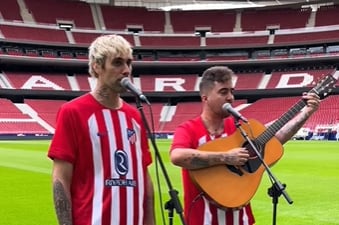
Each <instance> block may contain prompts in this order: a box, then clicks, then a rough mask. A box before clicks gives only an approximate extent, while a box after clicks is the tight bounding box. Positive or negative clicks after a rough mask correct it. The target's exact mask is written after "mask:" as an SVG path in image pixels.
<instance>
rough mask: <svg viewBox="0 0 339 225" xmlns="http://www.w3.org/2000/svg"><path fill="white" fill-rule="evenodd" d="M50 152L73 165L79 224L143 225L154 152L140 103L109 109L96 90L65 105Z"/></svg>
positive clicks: (74, 208)
mask: <svg viewBox="0 0 339 225" xmlns="http://www.w3.org/2000/svg"><path fill="white" fill-rule="evenodd" d="M48 156H49V157H50V158H52V159H54V158H57V159H61V160H65V161H68V162H70V163H72V164H73V167H74V170H73V177H72V185H71V198H72V214H73V224H74V225H113V224H116V225H142V224H143V219H144V216H143V215H144V203H145V194H146V181H145V179H146V174H147V172H146V171H147V166H148V165H149V164H151V162H152V159H151V154H150V151H149V146H148V142H147V135H146V130H145V129H144V125H143V123H142V120H141V116H140V114H139V112H138V110H136V108H134V107H132V106H130V105H129V104H127V103H125V102H123V105H122V107H121V108H120V109H117V110H112V109H107V108H105V107H104V106H102V105H101V104H99V103H98V102H97V101H96V100H95V99H94V97H93V96H92V95H91V94H86V95H84V96H81V97H78V98H76V99H74V100H73V101H70V102H68V103H66V104H64V105H63V106H62V107H61V108H60V110H59V112H58V116H57V124H56V129H55V134H54V137H53V140H52V142H51V145H50V149H49V152H48Z"/></svg>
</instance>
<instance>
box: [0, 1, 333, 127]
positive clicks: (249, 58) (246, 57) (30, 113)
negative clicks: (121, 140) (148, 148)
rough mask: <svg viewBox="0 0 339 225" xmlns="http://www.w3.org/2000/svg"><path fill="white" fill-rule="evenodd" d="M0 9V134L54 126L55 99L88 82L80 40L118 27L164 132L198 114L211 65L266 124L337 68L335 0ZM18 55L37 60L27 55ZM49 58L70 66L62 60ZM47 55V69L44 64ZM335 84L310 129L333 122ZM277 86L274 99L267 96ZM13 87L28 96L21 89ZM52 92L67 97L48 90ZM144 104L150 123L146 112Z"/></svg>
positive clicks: (28, 4) (84, 43)
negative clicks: (225, 72)
mask: <svg viewBox="0 0 339 225" xmlns="http://www.w3.org/2000/svg"><path fill="white" fill-rule="evenodd" d="M8 8H10V9H11V10H5V9H8ZM0 12H1V19H0V31H1V32H0V37H1V43H2V45H1V48H0V57H2V59H5V60H8V58H7V57H9V59H11V60H12V61H10V62H11V63H10V64H7V63H6V62H8V61H4V62H1V65H0V67H1V72H2V73H1V74H0V91H2V93H5V94H2V95H1V97H2V99H1V101H0V103H1V105H2V110H1V111H0V121H1V123H0V126H1V128H0V133H2V134H3V133H11V134H14V133H41V134H52V133H53V129H54V128H53V126H54V124H55V115H56V112H57V109H58V107H59V106H60V105H61V104H62V103H64V102H65V101H67V100H68V99H70V97H69V96H62V97H60V94H59V93H60V91H61V92H63V91H71V92H74V93H79V91H84V92H85V91H90V90H91V87H92V86H93V82H94V81H93V80H92V79H91V78H89V76H88V75H87V68H86V65H87V47H88V45H89V43H90V42H91V41H92V40H93V39H94V38H96V37H97V36H99V35H101V34H107V33H118V34H121V35H122V36H124V37H125V38H126V39H127V40H128V41H129V42H130V43H131V44H132V45H133V46H135V55H134V56H135V59H136V62H137V63H139V64H137V63H136V65H135V66H134V67H135V71H136V72H135V75H136V79H135V81H136V82H137V83H138V82H139V84H140V87H141V88H142V90H143V91H145V92H147V93H150V96H151V99H152V98H153V96H154V100H155V101H154V103H152V111H153V117H154V129H155V131H156V132H161V133H164V132H165V133H167V132H168V133H170V132H173V130H174V128H175V127H176V126H177V125H178V124H180V123H181V122H182V121H183V120H185V119H186V118H188V117H192V116H194V115H198V113H199V111H200V109H199V107H200V104H198V103H197V99H199V98H198V94H197V90H198V89H197V81H198V79H199V75H200V74H201V72H202V71H203V69H204V68H206V67H207V66H208V65H215V64H217V65H229V66H230V67H232V68H234V70H235V71H236V72H237V79H236V80H235V81H236V91H237V92H236V95H239V96H241V98H242V99H241V100H237V101H236V102H235V104H234V106H235V107H237V109H238V110H241V112H242V113H243V114H244V115H245V116H246V117H248V118H259V120H260V122H262V123H265V124H270V123H271V122H272V121H273V120H274V119H275V118H277V116H279V115H280V114H282V113H283V112H285V111H286V110H288V109H289V108H290V107H291V105H293V103H294V102H296V101H297V100H298V99H300V97H296V96H295V95H297V94H295V93H298V92H299V95H298V96H300V95H301V93H302V91H304V90H305V88H310V87H311V86H312V85H313V84H312V82H313V81H317V80H319V79H320V78H321V77H323V76H324V75H325V74H327V73H329V72H331V71H332V70H333V68H335V67H338V64H337V60H338V56H339V54H338V53H339V42H338V39H337V37H338V35H339V34H338V32H339V21H338V19H337V16H336V15H337V14H338V6H337V5H331V6H330V5H326V6H325V5H324V6H318V7H317V8H316V10H315V8H311V7H309V6H308V7H299V8H298V7H296V8H284V7H279V8H278V9H270V10H265V9H264V10H263V9H260V10H259V9H243V10H212V11H207V10H203V11H154V10H148V9H146V8H141V7H115V6H109V5H101V4H89V3H85V2H79V1H66V0H46V1H41V2H39V1H33V0H15V1H12V0H2V1H1V2H0ZM84 15H86V16H84ZM115 18H119V19H118V20H117V19H115ZM62 24H63V25H69V27H66V28H63V27H61V26H60V25H62ZM4 57H5V58H4ZM25 57H31V62H35V63H32V64H29V63H27V62H24V61H23V59H24V58H25ZM35 58H39V59H41V58H43V60H45V61H40V62H38V61H35V60H36V59H35ZM56 58H61V59H63V60H64V61H62V62H63V63H64V62H67V64H66V63H65V65H68V66H67V67H63V66H60V65H62V64H57V61H56V60H55V59H56ZM74 59H75V60H76V62H77V63H79V64H74V63H73V62H72V60H74ZM152 61H154V62H152ZM46 62H47V63H48V65H52V66H51V67H50V68H48V66H45V67H43V65H44V64H45V63H46ZM68 63H69V64H68ZM143 63H145V64H143ZM147 63H149V64H147ZM190 63H195V64H194V65H195V66H196V68H195V66H192V65H193V64H190ZM162 64H163V66H161V65H162ZM12 65H14V66H12ZM27 65H30V66H28V67H29V70H28V69H27ZM70 65H71V66H70ZM79 65H80V66H79ZM178 65H179V66H178ZM172 66H173V68H175V69H172ZM158 68H159V70H158ZM55 70H58V71H55ZM32 71H33V72H32ZM60 71H61V72H60ZM338 86H339V85H338V82H337V84H336V88H334V93H335V94H336V95H334V96H330V97H328V98H325V99H324V100H323V102H322V105H321V107H320V110H319V111H318V112H317V113H316V114H315V115H314V116H313V117H312V118H311V120H310V121H309V122H308V123H307V124H306V125H305V126H306V127H307V128H309V129H311V130H312V129H313V130H314V129H317V127H319V124H320V125H324V126H325V125H326V126H331V124H332V125H333V124H336V123H339V118H338V117H337V115H339V112H338V110H339V109H338V107H337V106H338V105H339V104H338V98H339V96H338V95H337V93H338ZM284 88H287V91H285V92H282V93H283V94H280V95H281V96H278V98H276V97H275V96H274V95H273V93H276V92H279V90H280V89H284ZM13 90H15V91H17V92H19V93H26V92H25V91H27V90H28V91H30V92H29V93H30V94H29V95H28V96H29V97H27V95H26V94H25V95H22V96H18V95H17V94H13V92H11V91H13ZM265 90H267V92H266V93H264V94H261V93H263V92H260V91H265ZM39 91H43V92H41V93H42V94H41V93H40V92H39ZM58 91H59V92H58ZM56 93H57V94H56ZM67 93H68V92H67ZM187 93H189V94H187ZM291 93H294V94H293V95H294V96H291V95H292V94H291ZM181 94H183V95H185V96H188V97H183V96H179V95H181ZM55 95H57V96H59V98H64V99H62V100H56V99H53V97H48V96H55ZM75 95H76V94H75ZM75 95H74V96H75ZM32 96H33V97H34V99H32V98H30V97H32ZM178 96H179V97H178ZM184 98H185V99H184ZM66 99H67V100H66ZM188 99H189V100H188ZM152 100H153V99H152ZM182 100H184V101H182ZM187 109H190V110H187ZM145 111H147V112H146V116H147V118H148V119H149V120H151V119H152V117H151V112H150V111H149V110H145ZM258 112H259V113H260V114H256V113H258Z"/></svg>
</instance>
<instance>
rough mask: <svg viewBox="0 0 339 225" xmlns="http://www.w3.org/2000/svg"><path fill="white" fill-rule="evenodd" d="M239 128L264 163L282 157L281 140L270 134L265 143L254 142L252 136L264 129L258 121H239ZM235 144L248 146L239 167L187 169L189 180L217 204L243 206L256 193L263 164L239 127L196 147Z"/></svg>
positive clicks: (215, 148) (216, 148)
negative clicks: (246, 157)
mask: <svg viewBox="0 0 339 225" xmlns="http://www.w3.org/2000/svg"><path fill="white" fill-rule="evenodd" d="M241 128H242V129H243V130H244V131H245V133H246V134H247V135H248V137H249V138H250V139H251V141H253V142H254V143H255V145H256V148H257V149H258V151H259V153H260V155H261V156H262V158H263V159H264V161H265V163H266V164H267V165H268V166H272V165H273V164H274V163H275V162H277V161H278V160H279V159H280V158H281V157H282V155H283V147H282V144H281V143H280V141H279V140H278V139H276V138H275V137H272V138H270V140H268V141H267V142H266V143H265V144H258V143H256V140H255V138H256V137H258V136H259V135H260V134H262V133H263V132H264V131H265V130H266V127H265V126H264V125H262V124H261V123H260V122H258V121H256V120H253V119H250V120H249V123H248V125H247V124H242V125H241ZM237 147H246V148H247V149H248V150H249V152H250V155H251V157H250V159H249V161H248V163H246V165H244V166H239V167H235V166H227V165H218V166H213V167H208V168H203V169H197V170H190V171H189V174H190V176H191V179H192V180H193V182H194V183H195V184H196V185H197V186H198V187H199V188H200V189H201V190H202V191H203V192H204V193H205V195H206V196H207V197H208V198H210V200H211V201H212V202H214V203H215V204H217V205H218V206H219V207H224V208H239V207H243V206H245V205H246V204H247V203H248V202H249V201H250V200H251V199H252V197H253V196H254V194H255V193H256V191H257V189H258V187H259V184H260V181H261V178H262V175H263V173H264V172H265V167H264V166H263V165H262V163H261V161H260V159H259V158H258V157H257V154H256V153H255V151H253V149H251V146H250V145H249V143H247V141H246V140H245V138H244V137H243V136H242V135H241V133H240V131H239V129H238V130H237V131H236V132H235V133H234V134H232V135H231V136H228V137H225V138H219V139H216V140H213V141H210V142H207V143H206V144H204V145H201V146H200V147H199V150H201V151H212V152H225V151H229V150H231V149H233V148H237Z"/></svg>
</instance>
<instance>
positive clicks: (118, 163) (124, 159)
mask: <svg viewBox="0 0 339 225" xmlns="http://www.w3.org/2000/svg"><path fill="white" fill-rule="evenodd" d="M114 161H115V171H117V173H118V174H119V175H120V176H125V175H126V174H127V172H128V156H127V154H126V152H124V151H123V150H121V149H118V150H116V151H115V153H114Z"/></svg>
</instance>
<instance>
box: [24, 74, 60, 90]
mask: <svg viewBox="0 0 339 225" xmlns="http://www.w3.org/2000/svg"><path fill="white" fill-rule="evenodd" d="M33 88H37V89H41V88H51V89H54V90H64V89H63V88H62V87H60V86H59V85H57V84H55V83H53V82H52V81H50V80H47V79H46V78H44V77H42V76H38V75H33V76H31V77H30V78H29V79H28V80H27V81H26V82H25V83H24V84H23V85H22V87H21V89H33Z"/></svg>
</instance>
